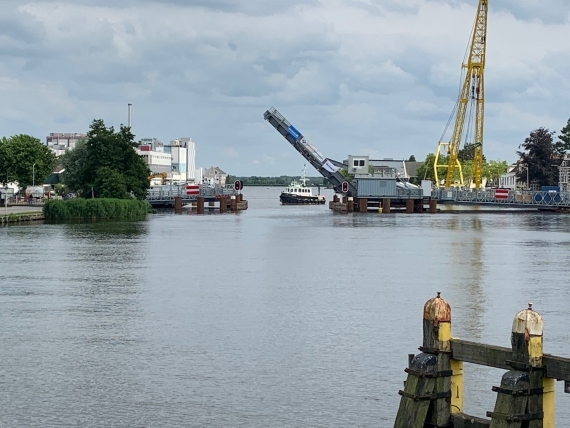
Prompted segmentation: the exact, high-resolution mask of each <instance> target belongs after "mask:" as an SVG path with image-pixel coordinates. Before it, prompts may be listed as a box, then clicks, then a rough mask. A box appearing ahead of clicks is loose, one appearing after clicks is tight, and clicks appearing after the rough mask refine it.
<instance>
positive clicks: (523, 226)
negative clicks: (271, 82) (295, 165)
mask: <svg viewBox="0 0 570 428" xmlns="http://www.w3.org/2000/svg"><path fill="white" fill-rule="evenodd" d="M279 191H280V189H277V188H271V189H265V188H261V189H245V191H244V192H245V196H246V199H248V200H249V206H250V208H249V210H248V211H246V212H242V213H240V214H237V215H235V214H224V215H219V214H216V215H204V216H197V215H178V216H176V215H173V214H171V213H164V214H159V215H153V216H150V217H149V218H148V220H146V221H141V222H117V223H97V224H70V225H37V226H10V227H5V228H2V229H0V275H1V282H0V427H2V428H4V427H9V428H11V427H106V426H109V427H111V426H113V427H163V426H174V427H175V426H182V427H186V426H187V427H321V426H322V427H329V426H330V427H333V426H334V427H391V426H392V424H393V420H394V417H395V415H396V411H397V406H398V403H399V396H398V394H397V391H398V389H401V387H402V381H403V380H404V379H405V373H404V371H403V369H404V368H405V366H406V364H407V355H408V353H411V352H417V347H418V346H419V345H421V329H422V320H421V318H422V307H423V304H424V303H425V301H426V300H427V299H429V298H431V297H433V296H435V292H436V291H441V292H442V294H443V297H444V298H446V299H447V300H448V301H449V302H450V304H451V306H452V311H453V333H454V336H457V337H461V338H464V339H468V340H476V341H484V342H487V343H492V344H496V345H501V346H509V343H510V342H509V341H510V330H511V323H512V319H513V317H514V315H515V314H516V312H517V311H518V310H520V309H524V308H525V307H526V305H527V302H529V301H532V302H533V303H534V308H535V309H536V310H537V311H539V312H540V313H541V314H542V315H543V317H544V319H545V352H548V353H554V354H560V355H564V356H570V329H569V328H568V325H569V323H570V315H569V304H570V287H569V286H568V278H570V260H569V259H570V251H569V250H570V216H564V215H551V214H539V213H536V214H512V213H511V214H477V213H476V212H475V213H473V214H461V215H454V214H436V215H410V216H406V215H374V214H369V215H360V214H350V215H346V214H345V215H342V214H333V213H332V212H330V211H329V210H328V208H327V207H326V206H306V207H305V206H304V207H294V206H287V207H284V206H280V205H279V204H278V193H279ZM330 196H331V194H330V193H327V197H329V198H330ZM465 372H466V375H465V385H466V386H465V389H466V406H465V407H466V409H465V410H466V411H467V412H468V413H473V414H476V415H479V416H484V414H485V411H487V410H491V409H492V408H493V405H494V400H495V396H494V394H493V393H492V392H491V386H493V385H498V384H499V383H500V377H501V374H502V372H501V371H499V370H491V369H481V368H477V367H474V366H466V368H465ZM557 388H558V391H559V393H558V396H557V400H558V403H557V410H558V413H557V417H558V421H557V422H558V423H557V426H561V427H563V426H570V396H568V395H565V394H563V393H561V391H562V385H560V384H558V385H557Z"/></svg>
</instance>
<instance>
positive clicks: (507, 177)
mask: <svg viewBox="0 0 570 428" xmlns="http://www.w3.org/2000/svg"><path fill="white" fill-rule="evenodd" d="M518 168H519V166H518V164H516V163H514V164H512V165H511V166H509V169H508V170H507V173H506V174H503V175H501V176H500V177H499V187H500V188H502V189H510V190H515V189H522V188H525V187H526V183H523V182H520V181H518V180H517V172H518Z"/></svg>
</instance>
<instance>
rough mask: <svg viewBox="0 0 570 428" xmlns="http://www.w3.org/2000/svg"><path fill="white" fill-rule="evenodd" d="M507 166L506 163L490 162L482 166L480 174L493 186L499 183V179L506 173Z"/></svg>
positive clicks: (499, 161) (500, 161)
mask: <svg viewBox="0 0 570 428" xmlns="http://www.w3.org/2000/svg"><path fill="white" fill-rule="evenodd" d="M508 169H509V165H508V164H507V161H502V160H491V161H489V162H488V163H484V164H483V170H482V172H481V174H482V175H483V177H486V178H487V180H489V182H490V183H491V184H493V185H497V184H498V183H499V177H500V176H501V175H503V174H506V173H507V170H508Z"/></svg>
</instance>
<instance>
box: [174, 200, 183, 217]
mask: <svg viewBox="0 0 570 428" xmlns="http://www.w3.org/2000/svg"><path fill="white" fill-rule="evenodd" d="M174 213H175V214H182V197H181V196H176V197H175V198H174Z"/></svg>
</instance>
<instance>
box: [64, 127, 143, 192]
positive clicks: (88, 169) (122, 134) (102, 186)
mask: <svg viewBox="0 0 570 428" xmlns="http://www.w3.org/2000/svg"><path fill="white" fill-rule="evenodd" d="M134 137H135V136H134V135H133V134H132V133H131V130H130V128H129V127H126V126H123V125H121V127H120V129H119V131H118V132H115V130H114V128H113V127H112V126H111V127H109V128H107V127H106V126H105V123H104V122H103V120H101V119H98V120H94V121H93V123H92V124H91V126H90V130H89V132H88V133H87V140H86V141H85V142H84V143H81V144H78V146H77V147H76V148H75V149H73V150H71V151H69V152H68V153H66V154H65V155H64V159H63V165H64V167H65V169H66V170H65V173H64V177H63V181H64V183H65V185H66V186H67V187H68V188H69V189H71V190H73V191H76V192H78V193H80V194H82V195H83V196H85V197H90V196H91V195H92V194H93V195H94V196H96V197H115V198H126V197H129V195H130V194H132V195H134V196H135V197H136V198H138V199H144V198H145V196H146V191H147V189H148V188H149V180H148V176H149V174H150V171H149V170H148V168H147V166H146V164H145V163H144V161H143V159H142V158H141V157H140V156H139V155H138V154H137V153H136V151H135V150H134V147H135V146H136V143H135V142H134Z"/></svg>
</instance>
